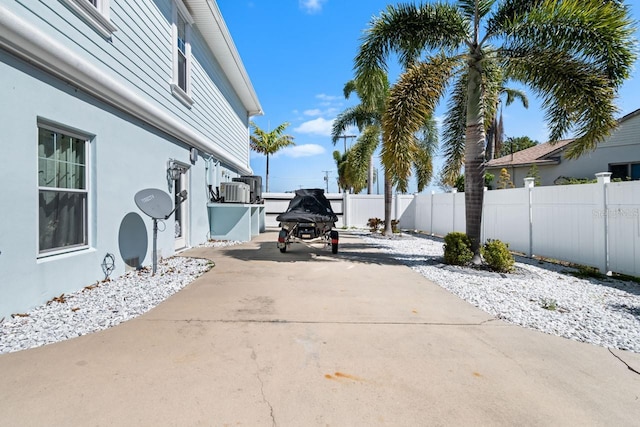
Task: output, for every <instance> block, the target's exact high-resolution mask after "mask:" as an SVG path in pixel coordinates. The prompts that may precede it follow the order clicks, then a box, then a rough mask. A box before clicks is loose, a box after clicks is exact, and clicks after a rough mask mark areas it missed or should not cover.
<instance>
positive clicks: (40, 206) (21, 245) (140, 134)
mask: <svg viewBox="0 0 640 427" xmlns="http://www.w3.org/2000/svg"><path fill="white" fill-rule="evenodd" d="M0 80H1V81H2V84H0V98H1V99H2V100H3V102H2V103H1V104H0V117H2V124H3V126H2V131H3V132H2V137H1V138H0V150H1V152H2V158H3V159H4V160H5V161H4V162H3V166H2V167H1V168H0V178H1V179H2V181H3V182H4V188H5V190H4V191H3V197H2V201H1V202H0V203H1V206H2V209H1V210H0V212H1V213H0V218H1V220H0V319H1V318H2V317H5V316H9V315H11V314H13V313H20V312H24V311H27V310H29V309H31V308H33V307H34V306H37V305H39V304H41V303H43V302H45V301H48V300H50V299H51V298H52V297H54V296H57V295H60V294H62V293H68V292H73V291H76V290H79V289H81V288H83V287H84V286H87V285H90V284H93V283H95V282H96V281H99V280H102V279H104V277H105V273H104V272H103V268H102V263H103V260H105V258H106V257H108V255H112V256H113V258H114V259H115V269H114V271H113V272H112V273H111V277H115V276H118V275H121V274H123V273H125V271H127V270H128V269H132V268H137V267H140V266H141V265H150V264H151V257H152V254H151V252H152V248H151V246H152V244H151V236H152V221H151V219H150V218H149V217H147V216H146V215H145V214H144V213H142V212H141V211H140V209H138V207H137V206H136V204H135V202H134V195H135V194H136V193H137V192H138V191H139V190H142V189H145V188H157V189H161V190H163V191H165V192H167V193H168V194H170V195H171V197H172V198H174V197H175V195H176V193H178V192H180V191H181V190H187V192H188V198H187V200H186V202H185V203H183V204H182V205H180V207H179V209H178V210H177V211H176V215H173V216H172V217H170V218H169V219H167V220H165V221H164V224H162V225H161V227H160V229H161V230H163V231H161V232H160V233H159V234H158V254H159V256H163V257H166V256H170V255H173V254H174V253H176V251H180V250H182V249H185V248H188V247H190V246H193V245H197V244H200V243H203V242H205V241H206V240H207V238H208V236H209V233H210V229H211V228H210V224H209V218H208V212H207V203H208V201H209V193H208V188H207V186H208V185H209V184H212V185H214V186H215V185H218V184H219V182H222V181H229V180H231V179H232V178H233V177H235V176H239V175H247V174H249V175H250V174H251V173H252V171H251V168H250V166H249V120H250V117H251V116H254V115H259V114H262V109H261V106H260V103H259V100H258V98H257V96H256V93H255V91H254V89H253V87H252V84H251V81H250V79H249V76H248V75H247V73H246V70H245V69H244V66H243V64H242V61H241V59H240V56H239V53H238V52H237V50H236V48H235V45H234V43H233V40H232V38H231V35H230V34H229V32H228V30H227V27H226V25H225V22H224V20H223V18H222V16H221V13H220V11H219V9H218V7H217V5H216V3H215V2H214V1H212V0H136V1H128V0H29V1H26V2H25V1H14V0H7V1H3V2H1V3H0ZM170 169H171V170H173V173H174V177H175V178H176V179H175V180H173V179H170V178H169V177H168V170H170Z"/></svg>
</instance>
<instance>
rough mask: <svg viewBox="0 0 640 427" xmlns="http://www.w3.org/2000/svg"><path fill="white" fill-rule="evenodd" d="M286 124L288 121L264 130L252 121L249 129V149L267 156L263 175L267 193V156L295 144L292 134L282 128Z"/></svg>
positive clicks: (284, 127)
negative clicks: (269, 130) (250, 133)
mask: <svg viewBox="0 0 640 427" xmlns="http://www.w3.org/2000/svg"><path fill="white" fill-rule="evenodd" d="M288 126H289V123H287V122H285V123H282V124H281V125H280V126H278V127H276V128H275V129H274V130H272V131H271V132H265V131H263V130H262V129H260V128H259V127H258V125H256V124H255V123H254V122H251V129H252V131H253V135H251V137H250V142H249V144H250V146H251V149H252V150H253V151H255V152H258V153H261V154H264V155H265V156H267V170H266V177H265V181H266V184H265V191H266V192H267V193H268V192H269V156H270V155H272V154H275V153H276V152H277V151H279V150H280V149H282V148H284V147H288V146H290V145H295V142H294V141H293V136H291V135H285V134H284V130H285V129H286V128H287V127H288Z"/></svg>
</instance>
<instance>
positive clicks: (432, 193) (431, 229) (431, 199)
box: [429, 190, 436, 236]
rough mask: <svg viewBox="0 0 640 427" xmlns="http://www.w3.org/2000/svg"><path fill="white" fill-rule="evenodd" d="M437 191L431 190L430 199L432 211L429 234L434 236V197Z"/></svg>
mask: <svg viewBox="0 0 640 427" xmlns="http://www.w3.org/2000/svg"><path fill="white" fill-rule="evenodd" d="M434 194H436V192H435V191H433V190H431V197H429V208H430V209H431V218H429V233H430V234H431V235H432V236H433V235H434V233H433V195H434Z"/></svg>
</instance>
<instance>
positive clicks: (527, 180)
mask: <svg viewBox="0 0 640 427" xmlns="http://www.w3.org/2000/svg"><path fill="white" fill-rule="evenodd" d="M535 185H536V179H535V178H534V177H531V176H528V177H526V178H525V179H524V186H525V187H527V188H533V187H535Z"/></svg>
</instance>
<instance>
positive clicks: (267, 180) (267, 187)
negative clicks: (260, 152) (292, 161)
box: [265, 154, 269, 193]
mask: <svg viewBox="0 0 640 427" xmlns="http://www.w3.org/2000/svg"><path fill="white" fill-rule="evenodd" d="M265 177H266V179H265V181H266V184H265V193H268V192H269V155H268V154H267V171H266V174H265Z"/></svg>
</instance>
